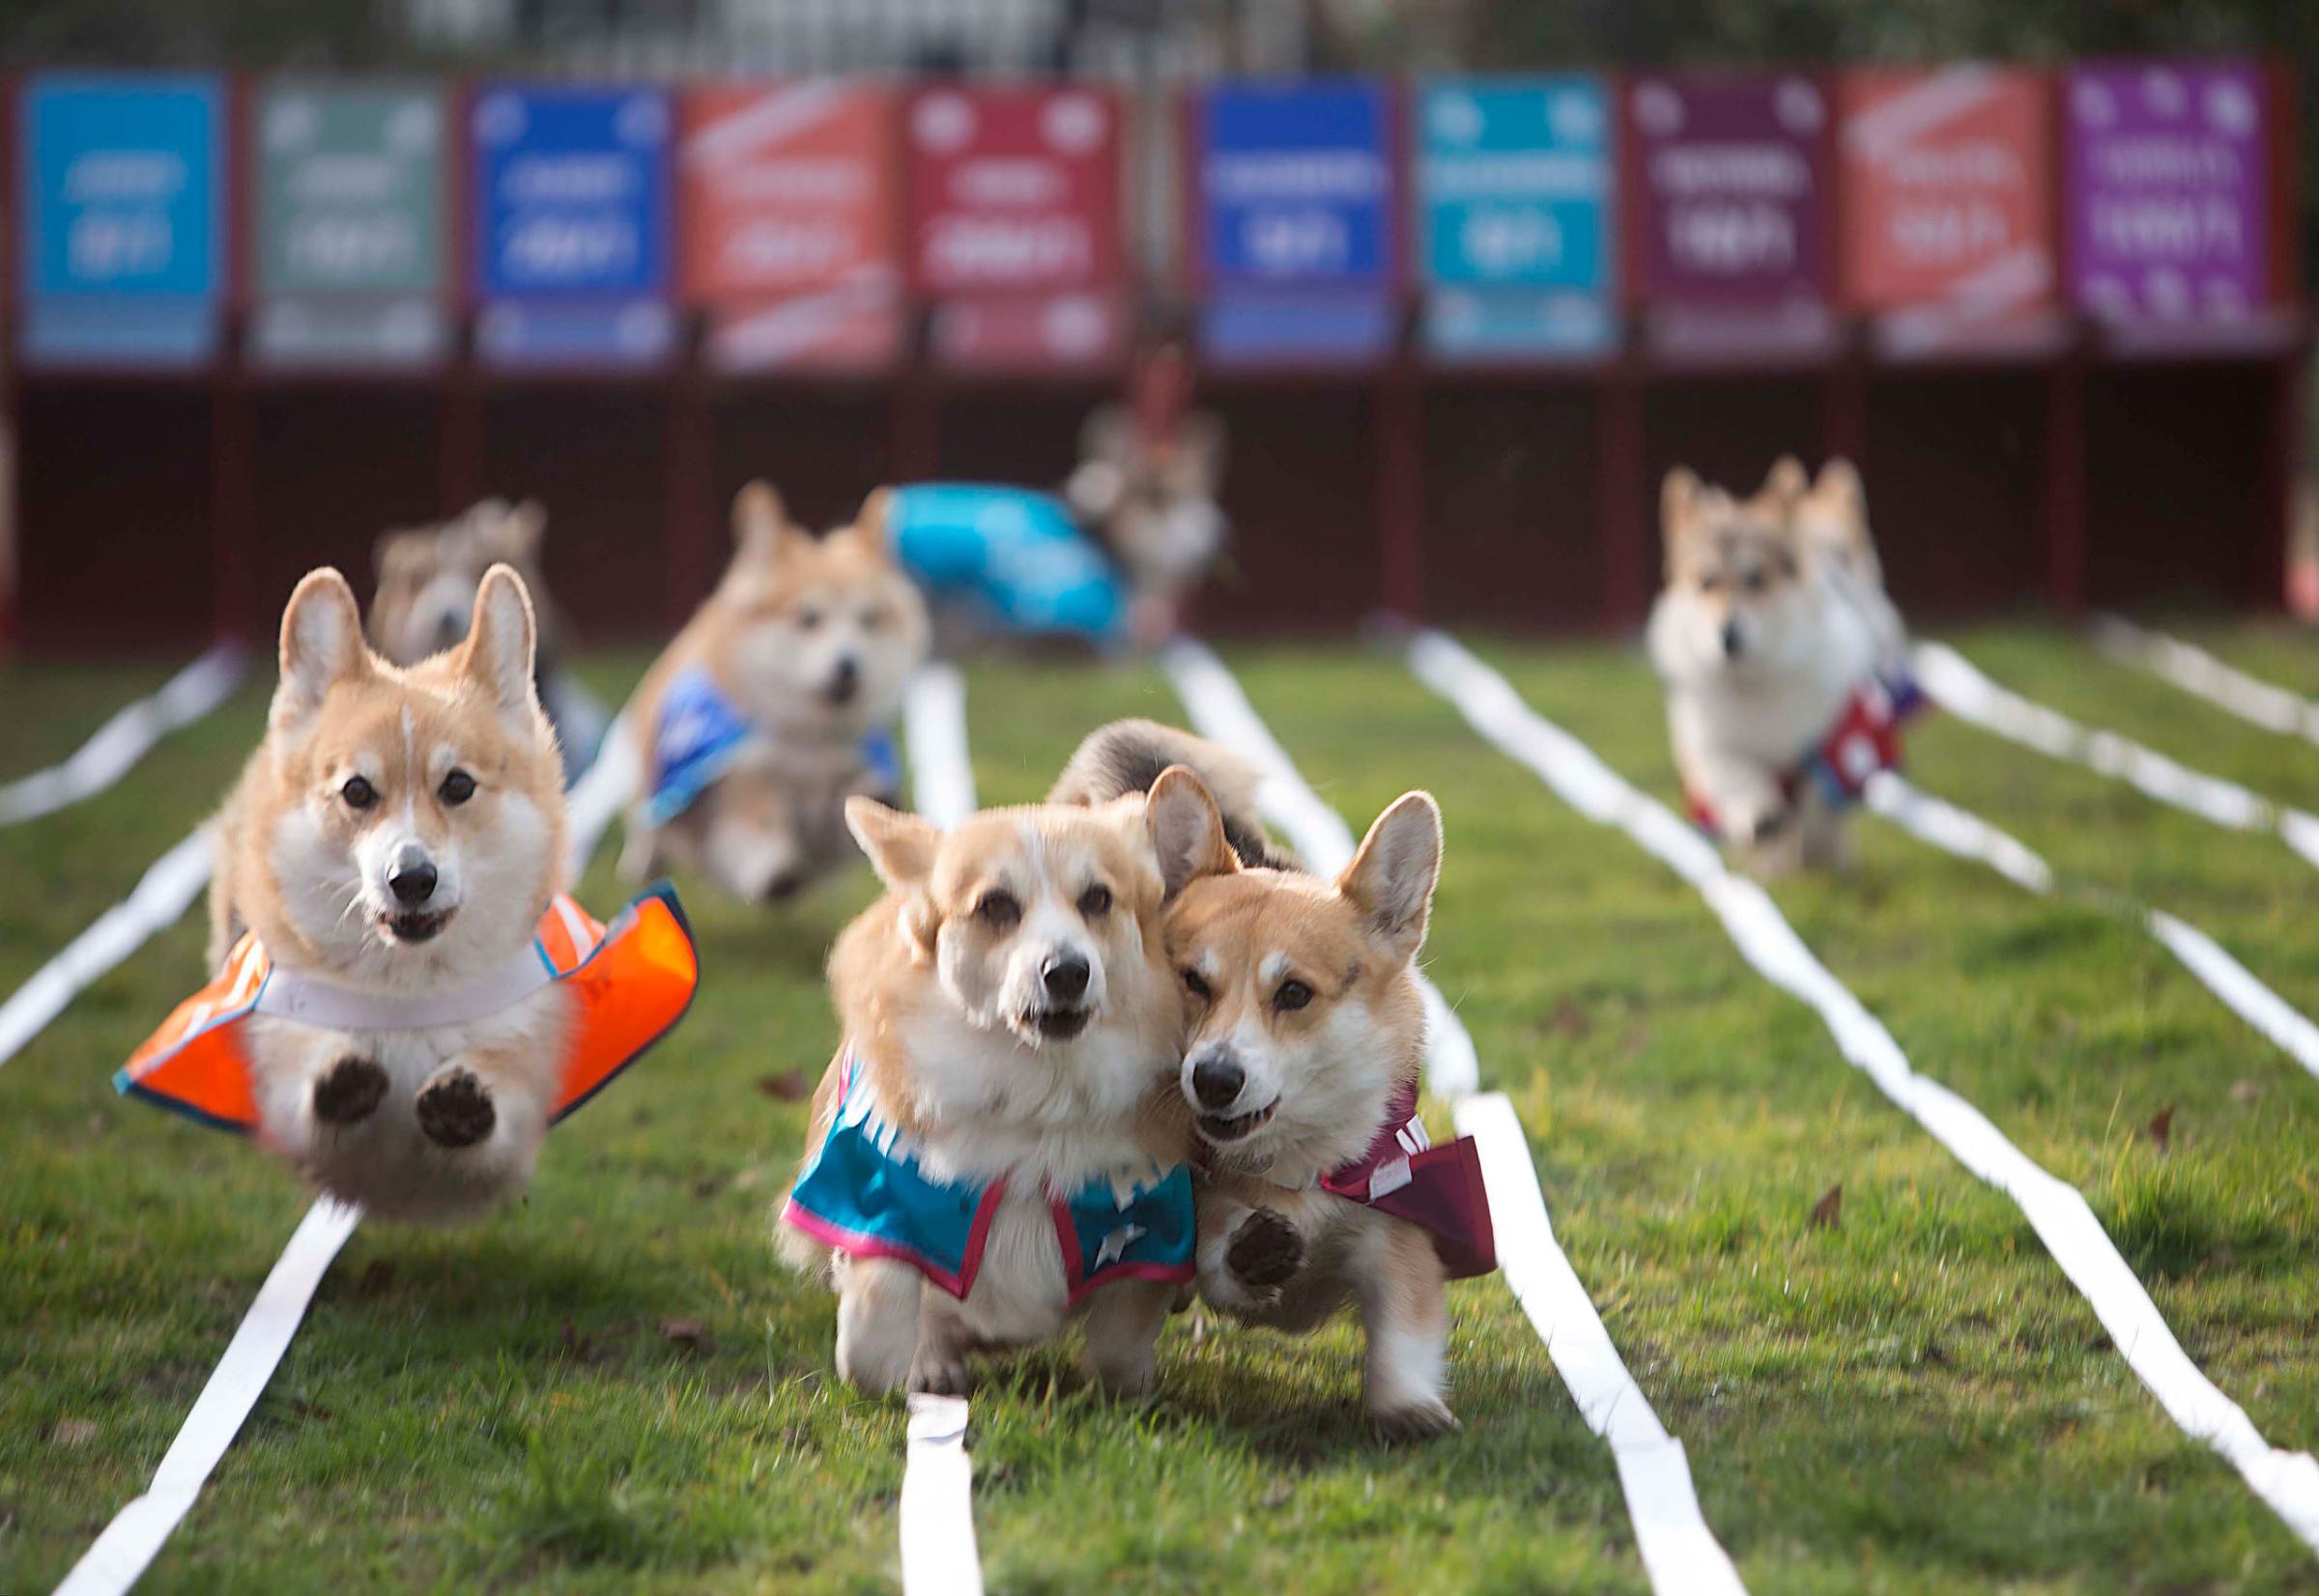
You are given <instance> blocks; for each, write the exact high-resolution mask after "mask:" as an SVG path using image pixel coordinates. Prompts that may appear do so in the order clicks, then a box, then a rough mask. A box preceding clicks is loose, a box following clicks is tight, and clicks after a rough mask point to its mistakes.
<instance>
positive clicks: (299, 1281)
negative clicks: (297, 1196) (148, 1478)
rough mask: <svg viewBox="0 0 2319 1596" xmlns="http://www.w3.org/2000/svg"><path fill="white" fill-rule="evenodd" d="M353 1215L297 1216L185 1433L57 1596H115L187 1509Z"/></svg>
mask: <svg viewBox="0 0 2319 1596" xmlns="http://www.w3.org/2000/svg"><path fill="white" fill-rule="evenodd" d="M360 1216H361V1215H360V1211H359V1210H357V1209H352V1208H347V1207H344V1206H342V1205H340V1204H338V1203H335V1202H333V1201H331V1200H330V1199H329V1198H327V1197H326V1198H323V1199H321V1200H320V1201H318V1202H316V1203H315V1205H314V1206H313V1207H312V1208H310V1209H308V1210H307V1211H306V1216H305V1218H304V1219H302V1220H301V1221H300V1222H299V1227H298V1229H297V1231H295V1232H294V1233H293V1234H292V1235H291V1238H290V1244H289V1245H288V1246H287V1247H284V1248H283V1249H282V1256H281V1257H280V1258H279V1259H277V1260H276V1261H275V1263H274V1266H273V1268H272V1271H271V1272H269V1273H268V1274H267V1276H266V1283H265V1285H263V1286H261V1287H259V1288H258V1297H257V1300H256V1301H254V1302H252V1303H251V1304H250V1306H249V1312H248V1313H247V1314H245V1315H244V1316H243V1320H242V1325H241V1327H240V1328H239V1329H237V1330H235V1331H234V1339H233V1341H232V1343H231V1344H230V1345H228V1346H227V1348H226V1349H225V1356H224V1357H223V1358H222V1359H220V1360H219V1362H218V1364H217V1369H216V1372H215V1373H214V1374H212V1375H211V1376H210V1382H209V1383H208V1384H207V1385H205V1386H203V1387H202V1392H201V1396H200V1397H199V1399H197V1400H196V1401H195V1402H194V1404H193V1411H191V1412H189V1413H187V1414H186V1423H185V1428H183V1429H182V1430H180V1431H178V1433H177V1439H176V1440H175V1441H173V1442H172V1443H171V1444H170V1447H169V1451H168V1454H167V1455H166V1456H165V1457H163V1458H162V1459H161V1466H160V1468H158V1469H157V1470H156V1471H155V1472H154V1476H153V1484H152V1486H151V1487H150V1488H149V1489H148V1490H147V1491H146V1493H145V1494H144V1495H143V1496H139V1497H137V1498H136V1499H135V1500H134V1501H132V1502H130V1503H129V1505H128V1506H126V1507H124V1508H123V1509H121V1511H120V1512H119V1513H117V1514H115V1515H114V1517H113V1522H112V1523H111V1524H109V1525H106V1526H105V1529H104V1533H103V1534H101V1535H100V1536H98V1537H97V1541H96V1544H95V1545H93V1546H91V1547H90V1548H89V1550H88V1551H87V1552H86V1553H82V1555H81V1559H80V1561H79V1562H77V1563H75V1564H73V1565H72V1573H70V1574H68V1575H66V1576H65V1582H64V1583H63V1584H61V1585H58V1586H57V1587H56V1591H57V1596H120V1593H121V1592H123V1591H125V1590H127V1589H129V1586H131V1585H133V1584H135V1583H136V1582H137V1578H138V1576H140V1575H142V1574H143V1573H144V1572H145V1569H146V1566H147V1565H148V1564H149V1563H151V1562H152V1561H153V1559H154V1555H155V1553H158V1552H159V1551H160V1549H161V1544H162V1543H163V1542H164V1541H166V1540H168V1538H169V1535H170V1532H171V1531H173V1530H174V1529H176V1528H177V1526H178V1525H179V1523H180V1522H181V1521H183V1520H184V1518H185V1516H186V1511H187V1510H188V1509H189V1508H191V1507H192V1505H193V1499H194V1497H196V1496H199V1495H200V1493H201V1488H202V1485H203V1483H204V1482H205V1481H207V1480H208V1479H209V1477H210V1471H211V1470H212V1469H214V1468H216V1467H217V1460H218V1459H219V1458H221V1457H223V1456H224V1455H225V1449H226V1447H227V1446H229V1445H231V1444H232V1443H233V1439H234V1437H235V1435H236V1434H237V1433H238V1432H239V1431H240V1430H241V1428H242V1421H243V1419H245V1418H247V1417H248V1416H249V1411H250V1409H251V1408H252V1407H254V1406H255V1405H256V1403H257V1400H258V1395H259V1393H260V1392H262V1391H264V1390H265V1389H266V1382H268V1381H270V1380H272V1378H273V1371H274V1368H275V1366H276V1365H278V1364H279V1363H280V1362H281V1360H282V1354H283V1352H284V1351H286V1350H287V1349H288V1347H289V1345H290V1338H291V1337H292V1336H293V1335H295V1334H297V1332H298V1325H299V1321H300V1320H301V1319H302V1318H304V1317H305V1312H306V1304H307V1303H308V1302H310V1301H311V1300H313V1297H314V1290H315V1288H316V1287H317V1286H319V1285H320V1284H321V1283H322V1276H323V1272H324V1271H325V1270H326V1269H328V1268H329V1267H330V1260H331V1259H333V1258H335V1257H337V1256H338V1249H339V1248H340V1247H342V1246H344V1245H345V1244H346V1239H347V1238H348V1237H349V1236H351V1235H353V1234H354V1229H355V1222H356V1221H357V1220H358V1218H359V1217H360Z"/></svg>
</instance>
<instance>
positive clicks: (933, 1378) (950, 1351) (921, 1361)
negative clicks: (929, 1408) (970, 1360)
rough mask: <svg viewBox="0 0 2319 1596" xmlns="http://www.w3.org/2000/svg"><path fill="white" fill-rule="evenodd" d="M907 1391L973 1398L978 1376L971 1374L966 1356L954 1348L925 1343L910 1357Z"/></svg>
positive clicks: (919, 1345)
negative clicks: (975, 1381) (975, 1380)
mask: <svg viewBox="0 0 2319 1596" xmlns="http://www.w3.org/2000/svg"><path fill="white" fill-rule="evenodd" d="M905 1389H908V1390H912V1391H924V1392H925V1393H926V1394H927V1395H929V1396H957V1397H962V1396H971V1395H972V1394H973V1392H974V1377H973V1376H972V1375H971V1374H969V1373H968V1372H967V1369H966V1354H964V1353H963V1352H961V1351H959V1349H958V1348H956V1347H953V1346H948V1345H935V1344H932V1343H930V1342H925V1341H921V1342H920V1343H919V1344H918V1351H917V1352H916V1353H915V1354H912V1356H911V1358H910V1378H909V1382H908V1384H907V1385H906V1387H905Z"/></svg>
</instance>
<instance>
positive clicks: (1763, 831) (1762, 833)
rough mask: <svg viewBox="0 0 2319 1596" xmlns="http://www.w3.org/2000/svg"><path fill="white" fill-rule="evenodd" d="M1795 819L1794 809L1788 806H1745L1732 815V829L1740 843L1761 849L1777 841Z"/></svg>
mask: <svg viewBox="0 0 2319 1596" xmlns="http://www.w3.org/2000/svg"><path fill="white" fill-rule="evenodd" d="M1794 818H1795V811H1794V809H1793V808H1791V807H1789V805H1786V804H1766V805H1764V806H1763V807H1761V808H1760V809H1759V808H1757V807H1756V806H1754V805H1752V804H1750V805H1744V806H1742V807H1740V808H1739V809H1738V810H1737V811H1736V812H1734V813H1733V814H1732V830H1733V832H1735V833H1736V834H1737V835H1738V837H1739V839H1740V841H1744V842H1748V843H1751V844H1754V845H1755V846H1758V847H1761V845H1762V844H1764V843H1765V842H1770V841H1776V840H1777V839H1778V838H1779V836H1780V834H1781V833H1782V832H1784V831H1786V830H1787V829H1788V826H1789V822H1790V821H1791V820H1793V819H1794Z"/></svg>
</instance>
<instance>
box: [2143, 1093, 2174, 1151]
mask: <svg viewBox="0 0 2319 1596" xmlns="http://www.w3.org/2000/svg"><path fill="white" fill-rule="evenodd" d="M2149 1128H2150V1139H2151V1140H2152V1141H2154V1142H2156V1143H2157V1144H2158V1150H2159V1151H2160V1152H2161V1153H2165V1152H2168V1151H2170V1150H2171V1149H2172V1148H2173V1146H2174V1105H2173V1104H2172V1103H2168V1104H2166V1106H2165V1107H2163V1108H2162V1109H2160V1110H2159V1111H2158V1113H2157V1114H2156V1115H2154V1116H2153V1117H2152V1118H2151V1121H2150V1127H2149Z"/></svg>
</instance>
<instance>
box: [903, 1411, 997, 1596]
mask: <svg viewBox="0 0 2319 1596" xmlns="http://www.w3.org/2000/svg"><path fill="white" fill-rule="evenodd" d="M909 1404H910V1432H909V1434H910V1439H909V1451H908V1453H907V1456H906V1461H905V1462H904V1463H903V1465H902V1508H901V1512H900V1514H899V1515H898V1516H899V1518H900V1519H901V1521H902V1596H982V1589H983V1565H982V1556H981V1553H980V1552H979V1551H978V1550H977V1549H976V1547H975V1544H974V1496H973V1465H972V1464H970V1463H969V1462H968V1461H967V1458H966V1404H965V1402H964V1401H963V1400H962V1399H960V1398H959V1397H946V1396H927V1395H925V1394H924V1393H921V1392H912V1393H911V1395H910V1399H909Z"/></svg>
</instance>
